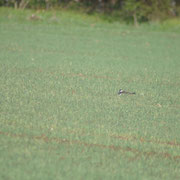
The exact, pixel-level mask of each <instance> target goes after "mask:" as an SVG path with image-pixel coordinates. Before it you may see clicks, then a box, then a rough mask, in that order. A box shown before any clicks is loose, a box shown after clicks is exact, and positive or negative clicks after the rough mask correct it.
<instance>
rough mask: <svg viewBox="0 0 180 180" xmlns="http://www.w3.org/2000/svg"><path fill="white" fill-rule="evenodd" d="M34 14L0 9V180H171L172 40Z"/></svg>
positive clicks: (177, 81) (179, 74)
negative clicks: (128, 92) (130, 92)
mask: <svg viewBox="0 0 180 180" xmlns="http://www.w3.org/2000/svg"><path fill="white" fill-rule="evenodd" d="M33 13H35V12H32V11H29V10H28V11H14V10H11V9H4V8H1V9H0V179H2V180H15V179H16V180H20V179H22V180H28V179H43V180H46V179H47V180H49V179H53V180H56V179H59V180H60V179H79V180H80V179H82V180H86V179H95V180H101V179H102V180H106V179H107V180H110V179H118V180H119V179H123V180H124V179H125V180H126V179H129V180H135V179H136V180H141V179H142V180H150V179H152V180H155V179H157V180H162V179H163V180H166V179H168V180H172V179H173V180H175V179H177V180H179V179H180V113H179V111H180V33H179V32H178V31H174V30H172V31H171V30H163V29H161V28H159V29H158V30H157V28H156V29H153V28H152V25H147V26H141V27H139V28H137V29H134V28H133V27H131V26H127V25H123V24H119V23H117V22H115V23H107V22H105V21H103V20H101V19H99V18H97V17H93V16H87V15H83V14H76V13H72V12H61V11H60V12H59V13H58V12H56V14H55V13H54V12H36V15H37V16H38V19H37V20H30V18H29V17H30V16H31V15H32V14H33ZM120 88H122V89H124V90H127V91H132V92H133V91H135V92H136V95H122V96H118V95H117V92H118V90H119V89H120Z"/></svg>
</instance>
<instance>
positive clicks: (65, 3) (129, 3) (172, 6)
mask: <svg viewBox="0 0 180 180" xmlns="http://www.w3.org/2000/svg"><path fill="white" fill-rule="evenodd" d="M0 6H6V7H14V8H15V9H18V8H19V9H25V8H30V9H47V10H49V9H61V8H64V9H73V10H77V11H83V12H85V13H88V14H94V13H98V14H105V15H106V17H108V16H111V17H114V18H115V19H116V20H117V19H118V20H119V21H120V20H122V21H125V22H127V23H134V25H135V26H138V25H139V23H142V22H150V21H158V22H159V21H163V20H167V19H172V18H176V17H179V16H180V1H179V0H0Z"/></svg>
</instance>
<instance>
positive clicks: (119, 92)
mask: <svg viewBox="0 0 180 180" xmlns="http://www.w3.org/2000/svg"><path fill="white" fill-rule="evenodd" d="M122 94H136V93H135V92H127V91H124V90H122V89H120V90H119V91H118V95H122Z"/></svg>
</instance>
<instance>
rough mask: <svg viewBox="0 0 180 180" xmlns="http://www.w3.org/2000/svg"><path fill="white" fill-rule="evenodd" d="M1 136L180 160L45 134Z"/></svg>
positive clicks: (164, 153) (126, 148)
mask: <svg viewBox="0 0 180 180" xmlns="http://www.w3.org/2000/svg"><path fill="white" fill-rule="evenodd" d="M0 135H4V136H9V137H12V138H29V139H34V140H40V141H44V142H46V143H49V142H55V143H58V144H69V145H80V146H85V147H89V148H96V147H97V148H101V149H109V150H113V151H122V152H132V153H134V154H135V155H136V156H138V157H139V156H145V157H149V158H150V157H155V158H163V159H170V160H180V155H177V156H174V155H172V154H170V153H167V152H157V151H140V150H138V149H136V148H131V147H123V146H114V145H104V144H93V143H87V142H84V141H79V140H68V139H64V138H58V137H52V138H50V137H48V136H46V135H45V134H42V135H41V136H29V135H27V134H12V133H9V132H2V131H0Z"/></svg>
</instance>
